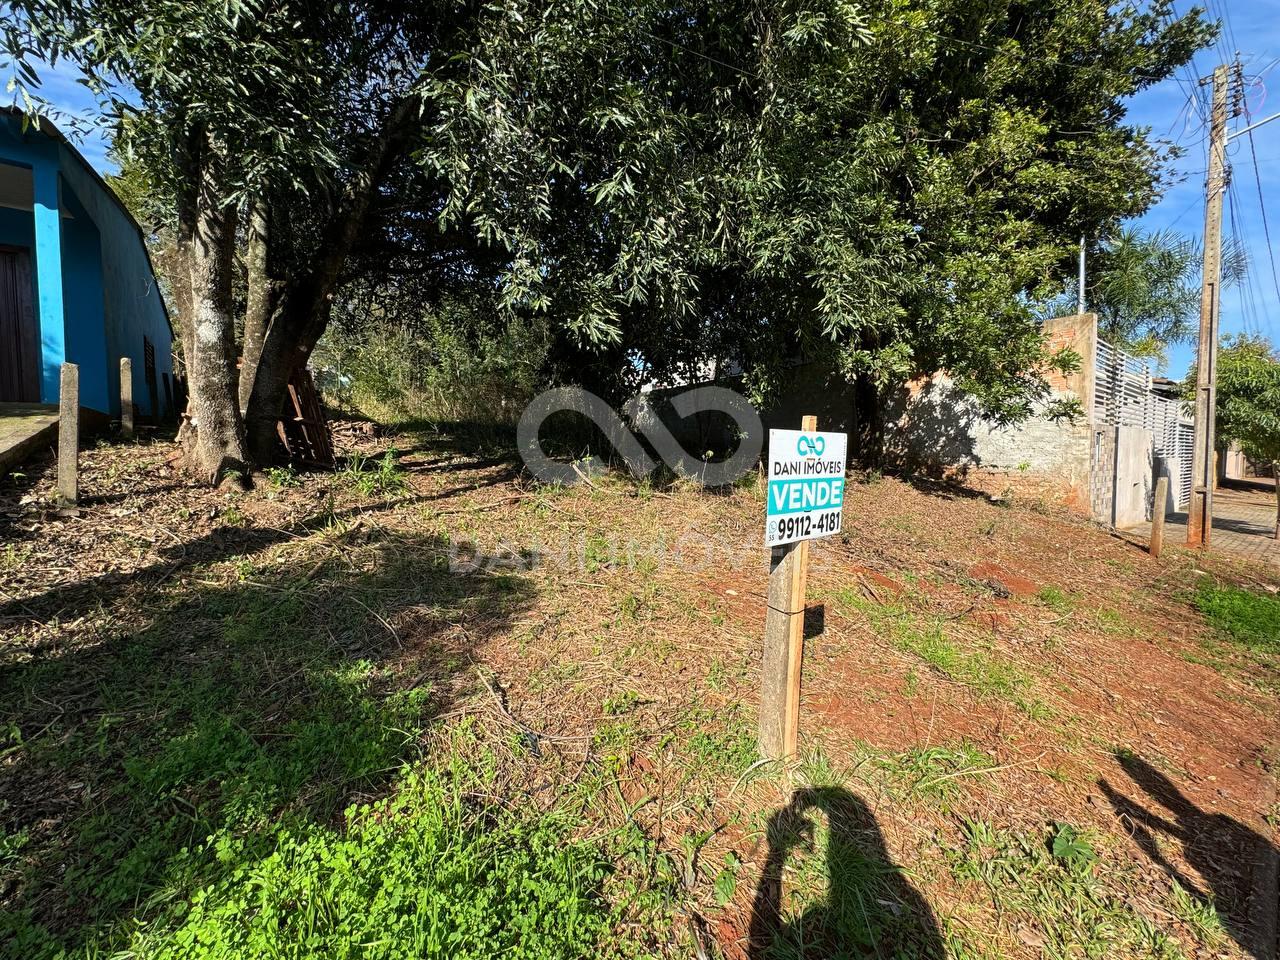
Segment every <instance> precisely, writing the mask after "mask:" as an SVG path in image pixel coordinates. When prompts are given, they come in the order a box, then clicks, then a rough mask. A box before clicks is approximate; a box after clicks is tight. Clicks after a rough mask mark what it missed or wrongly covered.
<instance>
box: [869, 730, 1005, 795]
mask: <svg viewBox="0 0 1280 960" xmlns="http://www.w3.org/2000/svg"><path fill="white" fill-rule="evenodd" d="M879 766H880V767H882V768H883V769H885V770H886V771H888V772H889V774H890V775H891V776H892V777H893V778H894V779H895V780H897V781H898V782H899V783H901V784H902V785H903V786H904V788H905V789H906V792H907V793H908V794H910V795H911V796H915V797H918V798H921V799H926V800H931V801H934V802H949V801H952V800H954V799H956V798H957V797H958V796H960V795H961V794H962V793H963V791H964V788H965V781H966V780H967V779H970V778H972V777H975V776H978V775H980V774H982V773H984V772H985V771H987V770H989V769H990V768H991V766H992V763H991V758H990V757H988V756H987V755H986V754H985V753H983V752H982V751H981V750H979V749H978V748H977V747H976V746H974V745H973V744H972V743H969V742H968V741H962V742H961V743H958V744H954V745H950V746H937V747H913V748H912V749H910V750H907V751H905V752H904V753H899V754H895V755H894V756H891V757H887V758H884V759H881V760H880V761H879Z"/></svg>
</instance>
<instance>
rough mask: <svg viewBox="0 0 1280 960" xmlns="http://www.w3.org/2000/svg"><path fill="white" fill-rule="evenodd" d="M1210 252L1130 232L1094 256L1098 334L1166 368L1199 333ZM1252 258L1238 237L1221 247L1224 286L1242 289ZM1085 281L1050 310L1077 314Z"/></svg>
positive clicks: (1091, 271)
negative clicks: (1172, 352)
mask: <svg viewBox="0 0 1280 960" xmlns="http://www.w3.org/2000/svg"><path fill="white" fill-rule="evenodd" d="M1202 262H1203V253H1202V248H1201V245H1200V244H1199V243H1198V242H1197V241H1195V240H1193V239H1192V238H1190V237H1186V236H1182V235H1180V234H1177V233H1174V232H1173V231H1170V230H1157V231H1153V232H1148V231H1145V230H1142V229H1141V228H1139V227H1135V226H1132V225H1126V226H1123V227H1121V228H1120V229H1119V230H1117V231H1116V232H1114V233H1113V234H1111V235H1110V236H1108V237H1107V238H1106V239H1104V240H1103V241H1102V242H1101V243H1099V244H1097V245H1096V247H1095V248H1094V249H1093V250H1092V251H1091V252H1090V253H1089V255H1088V259H1087V270H1086V274H1085V302H1086V305H1087V308H1088V309H1089V310H1091V311H1093V312H1094V313H1096V314H1097V315H1098V334H1099V335H1100V336H1101V337H1102V338H1103V339H1104V340H1106V341H1107V342H1108V343H1111V344H1113V345H1114V346H1117V347H1119V348H1121V349H1122V350H1126V351H1128V352H1129V353H1131V354H1133V355H1135V356H1139V357H1151V358H1154V359H1157V360H1160V361H1161V362H1163V361H1164V360H1165V358H1166V356H1167V353H1166V350H1167V348H1168V347H1169V346H1170V345H1171V344H1175V343H1188V342H1190V341H1192V340H1193V339H1194V338H1195V336H1196V332H1197V328H1198V320H1199V315H1200V278H1201V275H1202V273H1203V271H1202V269H1201V268H1202ZM1247 270H1248V257H1247V254H1246V251H1245V249H1244V247H1243V246H1241V245H1240V243H1239V242H1238V241H1236V240H1235V238H1228V239H1227V241H1226V242H1225V243H1224V244H1223V248H1222V277H1221V279H1222V284H1223V286H1227V287H1229V286H1233V285H1235V284H1237V283H1239V282H1240V281H1241V280H1242V279H1243V278H1244V276H1245V275H1246V272H1247ZM1078 282H1079V281H1078V280H1076V279H1075V278H1074V277H1073V278H1072V279H1070V280H1068V281H1067V282H1066V283H1065V284H1063V290H1062V291H1061V293H1060V294H1059V296H1057V297H1056V298H1054V300H1052V301H1051V302H1050V304H1049V309H1050V311H1062V310H1067V309H1073V307H1074V304H1075V302H1076V297H1077V285H1078Z"/></svg>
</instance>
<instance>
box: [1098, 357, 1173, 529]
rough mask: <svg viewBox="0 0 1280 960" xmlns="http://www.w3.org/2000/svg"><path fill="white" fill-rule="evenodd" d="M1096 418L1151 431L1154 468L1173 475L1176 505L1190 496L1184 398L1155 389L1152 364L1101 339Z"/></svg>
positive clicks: (1170, 478) (1171, 480)
mask: <svg viewBox="0 0 1280 960" xmlns="http://www.w3.org/2000/svg"><path fill="white" fill-rule="evenodd" d="M1094 372H1095V379H1094V395H1093V415H1094V422H1096V423H1107V424H1113V425H1116V426H1131V427H1142V428H1144V429H1147V430H1150V431H1151V436H1152V440H1153V443H1154V447H1155V457H1156V469H1157V472H1160V468H1161V465H1162V464H1163V467H1164V469H1165V470H1167V471H1168V474H1169V486H1170V487H1171V490H1172V494H1173V498H1174V506H1175V507H1176V508H1177V509H1179V510H1182V509H1184V508H1185V507H1186V505H1187V504H1188V503H1189V502H1190V501H1191V445H1192V438H1193V437H1194V435H1195V430H1194V427H1193V426H1192V423H1191V420H1190V418H1189V417H1187V415H1186V414H1184V413H1183V410H1182V401H1181V400H1179V399H1176V398H1173V397H1167V396H1162V395H1161V394H1158V393H1155V392H1153V391H1152V389H1151V368H1150V367H1149V366H1148V365H1147V364H1146V363H1144V362H1143V361H1141V360H1138V359H1137V358H1135V357H1131V356H1129V355H1128V354H1127V353H1125V352H1124V351H1123V350H1120V349H1117V348H1116V347H1113V346H1111V345H1110V344H1108V343H1104V342H1103V341H1102V340H1099V341H1098V350H1097V360H1096V366H1095V371H1094Z"/></svg>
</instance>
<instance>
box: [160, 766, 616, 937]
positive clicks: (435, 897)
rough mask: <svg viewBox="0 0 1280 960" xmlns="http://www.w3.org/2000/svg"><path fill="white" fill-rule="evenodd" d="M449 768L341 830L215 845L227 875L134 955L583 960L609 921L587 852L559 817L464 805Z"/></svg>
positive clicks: (594, 854) (286, 832) (478, 781)
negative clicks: (445, 775) (143, 951)
mask: <svg viewBox="0 0 1280 960" xmlns="http://www.w3.org/2000/svg"><path fill="white" fill-rule="evenodd" d="M452 773H453V774H454V775H455V776H454V777H453V778H450V779H445V778H443V777H441V776H440V775H439V774H434V773H414V774H410V775H408V776H406V777H405V779H404V780H403V781H402V782H401V783H400V784H399V786H398V788H397V790H396V792H395V794H394V795H393V796H392V797H391V798H389V799H387V800H384V801H381V802H378V803H373V804H365V805H360V806H356V807H352V808H351V809H349V810H348V811H347V813H346V817H345V821H346V822H345V824H344V826H343V827H342V828H341V829H335V828H333V827H328V826H322V825H316V824H309V825H306V826H294V827H292V828H290V827H284V828H282V829H280V830H279V831H277V832H276V833H275V835H274V836H272V837H271V838H270V841H269V843H268V844H267V845H266V851H267V852H266V853H265V855H264V854H263V845H262V841H261V838H255V840H254V841H252V842H249V841H245V840H242V839H240V838H238V837H235V836H234V835H231V836H228V835H223V836H220V837H218V838H216V840H215V843H216V856H217V858H218V859H219V861H221V862H223V863H226V864H228V865H232V869H230V870H228V871H227V872H226V873H225V874H224V876H223V878H222V879H221V880H220V881H219V882H216V883H213V884H210V885H208V886H206V887H204V888H203V889H201V890H200V891H199V892H197V893H196V895H195V896H194V897H193V898H192V903H191V907H190V910H189V912H188V913H187V914H186V916H185V917H184V919H183V921H182V922H181V924H179V925H176V926H175V927H174V928H173V929H172V930H169V931H165V932H164V933H163V934H162V935H160V936H157V937H155V938H154V939H152V938H149V937H144V938H142V943H144V944H146V952H147V955H148V956H154V957H156V958H157V960H160V958H170V957H172V958H175V960H176V958H179V957H181V958H184V960H185V958H202V960H203V958H207V960H233V958H241V957H259V956H261V957H267V956H282V955H289V956H298V957H315V958H317V960H318V958H331V957H332V958H353V960H354V958H357V957H365V956H369V955H370V954H369V953H368V950H369V949H370V948H371V947H373V948H374V949H375V950H376V955H377V956H379V957H386V958H388V960H390V958H404V960H410V958H413V960H417V958H419V957H424V956H436V955H445V954H447V955H448V956H451V957H460V958H464V957H470V958H475V960H481V958H488V957H492V956H495V955H497V954H501V955H503V956H509V957H522V958H530V960H533V958H538V960H553V958H561V957H589V956H595V955H596V945H597V942H598V941H599V940H600V938H601V937H602V935H603V934H604V933H605V932H606V931H607V929H608V920H609V915H608V910H607V908H606V907H605V906H604V905H603V903H602V901H601V900H600V897H599V889H600V884H601V881H602V880H603V879H604V877H605V874H606V872H607V868H606V865H605V862H604V861H603V859H602V856H601V851H600V849H599V848H598V847H596V846H593V845H591V844H588V843H583V842H580V841H574V840H573V839H572V838H571V837H570V836H569V835H568V834H569V828H570V825H571V824H570V822H569V821H567V820H566V819H565V817H564V816H563V815H556V814H552V815H544V814H538V813H536V812H534V811H521V812H510V811H507V810H505V809H499V810H497V811H494V810H485V809H483V808H477V807H476V806H474V805H473V804H471V803H469V802H468V801H467V800H466V798H465V792H466V791H467V789H469V788H470V789H480V788H484V787H486V786H489V784H488V783H487V782H486V779H485V777H484V775H483V774H480V775H477V773H476V771H472V770H467V769H465V768H462V769H456V768H455V770H454V771H452ZM458 774H461V776H460V777H458V776H457V775H458ZM148 940H150V941H151V942H149V943H148V942H147V941H148Z"/></svg>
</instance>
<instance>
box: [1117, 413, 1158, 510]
mask: <svg viewBox="0 0 1280 960" xmlns="http://www.w3.org/2000/svg"><path fill="white" fill-rule="evenodd" d="M1114 429H1115V435H1116V440H1115V450H1116V469H1115V474H1114V476H1115V491H1114V493H1113V495H1112V501H1111V502H1112V508H1111V523H1112V524H1113V525H1114V526H1116V527H1122V528H1123V527H1132V526H1136V525H1137V524H1140V523H1144V522H1145V521H1147V520H1150V519H1151V508H1152V504H1151V498H1152V493H1153V489H1152V487H1153V481H1152V469H1151V467H1152V452H1153V450H1154V443H1153V438H1152V435H1151V431H1150V430H1146V429H1144V428H1142V427H1129V426H1118V427H1115V428H1114Z"/></svg>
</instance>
